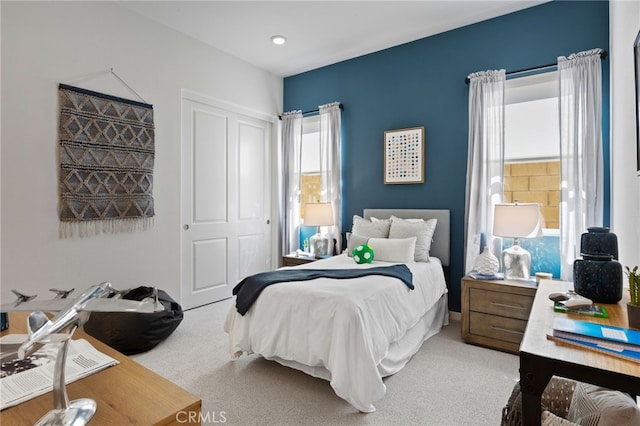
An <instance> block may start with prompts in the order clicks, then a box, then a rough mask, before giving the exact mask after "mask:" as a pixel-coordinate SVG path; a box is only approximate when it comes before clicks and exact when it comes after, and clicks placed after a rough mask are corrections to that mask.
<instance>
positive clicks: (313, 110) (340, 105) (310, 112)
mask: <svg viewBox="0 0 640 426" xmlns="http://www.w3.org/2000/svg"><path fill="white" fill-rule="evenodd" d="M338 107H339V108H340V111H342V110H344V107H343V106H342V103H339V104H338ZM318 112H320V109H311V110H309V111H302V115H305V114H314V113H318ZM278 118H279V119H280V120H282V114H280V115H278Z"/></svg>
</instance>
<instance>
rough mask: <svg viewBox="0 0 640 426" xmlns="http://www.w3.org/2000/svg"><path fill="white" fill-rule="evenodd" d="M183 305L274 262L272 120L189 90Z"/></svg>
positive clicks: (213, 297)
mask: <svg viewBox="0 0 640 426" xmlns="http://www.w3.org/2000/svg"><path fill="white" fill-rule="evenodd" d="M182 110H183V112H182V119H183V132H182V158H183V160H182V167H183V171H182V179H183V183H182V200H181V202H182V217H183V221H184V224H183V231H182V235H183V237H182V256H183V259H182V265H183V268H182V269H183V270H182V285H181V287H182V292H181V299H182V300H181V303H182V305H183V308H185V309H189V308H193V307H196V306H201V305H204V304H207V303H211V302H215V301H217V300H221V299H225V298H228V297H230V296H231V290H232V289H233V287H234V286H235V285H236V284H237V283H238V281H240V280H241V279H242V278H244V277H246V276H248V275H251V274H255V273H258V272H263V271H266V270H269V269H271V247H272V246H271V225H270V218H269V212H270V208H271V205H270V199H271V192H270V191H271V187H270V173H271V168H270V155H269V153H270V143H271V123H269V122H267V121H264V120H261V119H259V118H254V117H250V116H247V115H246V114H245V115H243V114H241V113H238V112H234V111H233V110H229V109H228V108H227V109H223V108H220V107H217V106H216V105H215V102H211V103H209V102H203V101H201V100H200V99H198V100H193V99H189V98H188V97H187V98H185V97H183V101H182Z"/></svg>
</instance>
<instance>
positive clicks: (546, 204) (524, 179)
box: [504, 161, 560, 229]
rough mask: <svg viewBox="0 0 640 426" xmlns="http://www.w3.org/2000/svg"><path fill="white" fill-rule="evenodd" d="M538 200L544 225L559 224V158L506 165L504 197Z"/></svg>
mask: <svg viewBox="0 0 640 426" xmlns="http://www.w3.org/2000/svg"><path fill="white" fill-rule="evenodd" d="M516 200H517V201H518V202H520V203H539V204H540V210H541V211H542V215H543V216H544V220H545V222H546V225H545V228H552V229H558V228H559V226H560V207H559V206H560V161H542V162H530V163H507V164H505V165H504V201H505V202H508V203H513V202H514V201H516Z"/></svg>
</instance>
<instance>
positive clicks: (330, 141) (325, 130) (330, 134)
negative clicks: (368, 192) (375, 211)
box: [319, 102, 342, 254]
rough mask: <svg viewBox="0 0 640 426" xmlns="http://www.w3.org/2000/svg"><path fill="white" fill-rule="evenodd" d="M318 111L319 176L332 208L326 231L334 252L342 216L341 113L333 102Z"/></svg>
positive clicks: (339, 240)
mask: <svg viewBox="0 0 640 426" xmlns="http://www.w3.org/2000/svg"><path fill="white" fill-rule="evenodd" d="M319 111H320V176H321V179H322V181H321V191H322V197H323V200H321V201H324V202H330V203H331V207H332V208H333V221H334V225H333V226H331V227H329V230H328V233H329V234H331V238H335V239H336V241H337V243H336V254H339V253H341V252H342V238H341V235H342V232H341V225H342V216H341V213H340V207H341V192H342V191H341V180H340V170H341V167H340V150H341V148H340V146H341V137H340V135H341V113H340V104H339V103H338V102H333V103H330V104H326V105H321V106H320V107H319Z"/></svg>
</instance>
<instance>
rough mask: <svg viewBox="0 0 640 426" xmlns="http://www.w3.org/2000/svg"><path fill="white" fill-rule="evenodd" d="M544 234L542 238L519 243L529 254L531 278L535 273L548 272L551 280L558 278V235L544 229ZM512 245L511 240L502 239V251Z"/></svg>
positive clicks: (523, 240) (524, 240)
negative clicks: (550, 274) (551, 277)
mask: <svg viewBox="0 0 640 426" xmlns="http://www.w3.org/2000/svg"><path fill="white" fill-rule="evenodd" d="M544 233H545V235H544V236H542V237H538V238H528V239H521V240H520V241H519V242H520V245H521V246H522V248H524V249H525V250H527V251H528V252H529V253H531V276H533V275H535V273H536V272H549V273H552V274H553V278H560V235H559V233H558V231H557V230H555V229H553V230H547V229H545V230H544ZM546 234H549V235H546ZM512 244H513V239H511V238H504V239H503V249H505V248H508V247H511V245H512Z"/></svg>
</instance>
